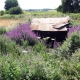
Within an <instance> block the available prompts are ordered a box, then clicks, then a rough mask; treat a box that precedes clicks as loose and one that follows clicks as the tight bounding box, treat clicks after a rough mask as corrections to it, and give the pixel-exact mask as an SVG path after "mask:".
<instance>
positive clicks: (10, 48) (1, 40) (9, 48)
mask: <svg viewBox="0 0 80 80" xmlns="http://www.w3.org/2000/svg"><path fill="white" fill-rule="evenodd" d="M0 53H1V54H20V50H19V49H18V46H17V45H16V43H15V42H13V41H11V40H10V39H9V38H7V37H6V36H3V35H0Z"/></svg>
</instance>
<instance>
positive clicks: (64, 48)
mask: <svg viewBox="0 0 80 80" xmlns="http://www.w3.org/2000/svg"><path fill="white" fill-rule="evenodd" d="M78 48H80V34H79V33H78V32H75V33H73V34H72V35H71V36H70V37H69V38H67V39H66V41H64V42H63V44H62V45H61V46H60V48H59V49H58V51H57V53H61V54H62V56H63V57H66V58H69V56H70V55H72V54H73V53H74V52H75V51H76V50H77V49H78Z"/></svg>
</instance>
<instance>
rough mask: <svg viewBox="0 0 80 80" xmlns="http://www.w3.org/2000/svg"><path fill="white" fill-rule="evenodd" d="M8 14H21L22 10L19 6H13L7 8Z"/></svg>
mask: <svg viewBox="0 0 80 80" xmlns="http://www.w3.org/2000/svg"><path fill="white" fill-rule="evenodd" d="M9 12H10V14H22V13H23V11H22V9H21V8H20V7H13V8H10V10H9Z"/></svg>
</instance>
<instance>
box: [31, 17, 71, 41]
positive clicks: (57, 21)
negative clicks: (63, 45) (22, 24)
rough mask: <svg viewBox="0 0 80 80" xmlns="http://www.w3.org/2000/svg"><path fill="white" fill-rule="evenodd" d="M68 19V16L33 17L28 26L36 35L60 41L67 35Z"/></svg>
mask: <svg viewBox="0 0 80 80" xmlns="http://www.w3.org/2000/svg"><path fill="white" fill-rule="evenodd" d="M69 21H70V18H69V16H67V17H61V18H33V19H32V22H31V26H30V28H31V29H32V31H34V32H35V33H36V34H37V36H38V37H41V38H45V37H50V39H51V38H52V39H56V41H58V42H62V41H63V40H65V38H66V36H67V32H68V27H69V24H70V23H69Z"/></svg>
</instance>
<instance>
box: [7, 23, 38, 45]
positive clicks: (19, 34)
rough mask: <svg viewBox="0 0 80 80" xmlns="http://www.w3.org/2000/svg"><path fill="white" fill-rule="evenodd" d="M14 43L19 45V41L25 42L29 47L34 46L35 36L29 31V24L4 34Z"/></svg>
mask: <svg viewBox="0 0 80 80" xmlns="http://www.w3.org/2000/svg"><path fill="white" fill-rule="evenodd" d="M6 36H8V37H10V38H11V39H12V40H14V41H16V43H18V44H21V41H22V40H23V41H25V40H27V41H28V42H29V45H34V44H36V43H37V36H36V35H35V34H34V33H33V32H32V30H31V29H30V23H26V24H21V25H19V26H18V27H16V28H14V29H13V30H11V31H10V32H8V33H7V34H6Z"/></svg>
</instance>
